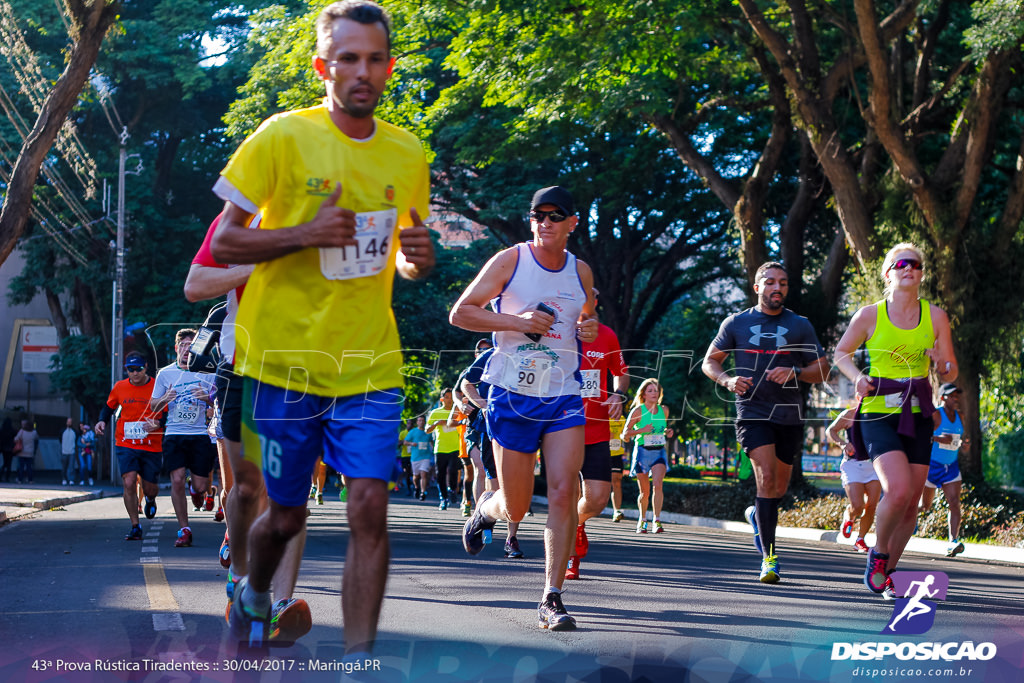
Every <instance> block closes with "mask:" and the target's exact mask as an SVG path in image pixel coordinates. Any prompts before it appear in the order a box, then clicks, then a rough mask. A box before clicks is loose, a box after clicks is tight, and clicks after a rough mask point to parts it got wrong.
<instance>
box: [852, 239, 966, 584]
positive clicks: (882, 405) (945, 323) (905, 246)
mask: <svg viewBox="0 0 1024 683" xmlns="http://www.w3.org/2000/svg"><path fill="white" fill-rule="evenodd" d="M923 277H924V257H923V256H922V254H921V250H920V249H919V248H918V247H916V246H915V245H913V244H909V243H902V244H897V245H896V246H895V247H893V248H892V249H890V250H889V252H888V253H887V254H886V255H885V259H884V261H883V262H882V278H883V279H884V281H885V291H886V296H885V299H883V300H882V301H879V302H877V303H874V304H870V305H868V306H864V307H863V308H861V309H860V310H859V311H857V313H856V314H854V316H853V319H852V320H851V321H850V326H849V327H848V328H847V330H846V333H845V334H844V335H843V338H842V339H840V340H839V344H838V345H837V346H836V354H835V365H836V367H837V368H839V370H840V371H841V372H842V373H843V374H844V375H846V376H847V377H848V378H849V379H850V381H852V382H854V383H855V384H856V391H857V397H858V398H859V399H860V406H859V408H858V411H857V415H856V418H855V420H854V426H853V438H854V441H855V442H856V443H857V444H858V445H863V447H864V452H866V453H867V454H868V456H869V457H870V458H871V461H872V464H873V465H874V468H875V471H876V472H877V473H878V478H879V479H880V480H881V482H882V491H883V493H884V495H883V497H882V500H881V502H880V503H879V504H878V509H877V512H876V515H875V524H876V537H877V538H876V540H875V547H874V548H872V549H871V550H870V551H869V552H868V559H867V567H866V568H865V571H864V583H865V585H867V587H868V588H869V589H871V590H872V591H874V592H875V593H883V592H885V593H886V597H887V598H892V597H894V594H893V593H892V582H891V580H890V579H889V578H888V575H889V574H890V573H891V572H892V571H893V570H894V569H895V567H896V564H897V563H898V562H899V559H900V555H902V554H903V549H904V548H905V547H906V545H907V542H908V541H909V540H910V537H911V535H913V532H914V525H915V524H916V522H917V505H918V501H919V500H920V499H921V493H922V491H923V490H924V483H925V479H927V477H928V466H929V462H930V460H931V436H932V419H931V414H932V412H933V410H934V408H933V406H932V402H931V385H930V384H929V382H928V372H929V370H930V369H931V368H932V367H934V369H935V371H936V372H937V373H938V376H939V378H940V380H941V381H943V382H951V381H953V380H955V379H956V376H957V372H958V369H957V364H956V358H955V357H954V354H953V341H952V336H951V334H950V330H949V317H948V316H947V315H946V312H945V311H943V310H942V309H941V308H939V307H938V306H936V305H934V304H931V303H929V302H927V301H925V300H923V299H921V298H920V289H921V280H922V278H923ZM861 344H864V345H865V346H866V347H867V351H868V356H869V358H870V360H871V367H870V368H869V369H868V370H867V371H865V372H861V371H860V369H859V368H858V367H857V366H856V364H855V363H854V361H853V353H854V351H856V350H857V349H858V348H859V347H860V346H861ZM886 589H888V591H887V590H886Z"/></svg>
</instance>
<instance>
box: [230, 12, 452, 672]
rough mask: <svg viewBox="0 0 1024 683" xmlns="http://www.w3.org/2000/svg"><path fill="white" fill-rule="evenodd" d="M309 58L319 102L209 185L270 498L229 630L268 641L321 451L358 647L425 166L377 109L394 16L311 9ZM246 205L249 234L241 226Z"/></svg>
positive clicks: (387, 462)
mask: <svg viewBox="0 0 1024 683" xmlns="http://www.w3.org/2000/svg"><path fill="white" fill-rule="evenodd" d="M316 30H317V51H316V55H315V56H313V60H312V65H313V69H314V70H315V72H316V74H317V76H318V77H319V78H320V79H321V80H322V81H323V82H324V86H325V91H326V97H325V98H324V101H323V104H321V105H320V106H317V107H312V108H309V109H301V110H297V111H290V112H285V113H283V114H278V115H275V116H272V117H271V118H270V119H268V120H267V121H265V122H263V124H262V125H261V126H260V127H259V129H258V130H257V131H256V132H255V133H253V134H252V135H251V136H250V137H249V138H247V139H246V140H245V141H244V142H243V143H242V145H241V146H240V147H239V148H238V150H237V151H236V152H235V154H234V156H233V157H232V158H231V160H230V162H228V165H227V166H226V167H225V168H224V170H223V171H222V173H221V177H220V178H219V179H218V181H217V184H216V185H215V187H214V191H215V192H216V193H217V195H218V196H220V197H221V198H222V199H224V200H225V201H226V204H225V207H224V215H223V218H222V220H221V222H220V225H219V226H218V228H217V231H216V233H215V234H214V236H213V241H212V244H211V248H212V252H213V256H214V258H216V259H217V260H218V261H220V262H221V263H255V264H256V266H255V268H254V270H253V273H252V275H251V276H250V277H249V281H248V284H247V286H246V293H245V296H244V297H243V298H242V300H241V304H240V306H239V310H238V318H237V321H236V340H237V341H236V343H237V350H236V354H237V355H236V372H238V373H239V374H241V375H243V376H244V378H245V379H244V385H243V416H242V417H243V429H242V442H243V446H244V449H245V451H246V457H247V458H251V459H255V458H260V459H261V460H262V466H263V473H264V479H265V482H266V487H267V494H268V496H269V497H270V501H271V503H270V506H269V507H268V509H267V511H266V512H265V513H264V514H262V515H260V517H259V518H257V519H256V521H255V522H254V523H253V525H252V528H251V530H250V534H249V552H250V563H249V575H248V577H246V578H245V579H242V580H241V581H240V582H239V584H238V588H237V589H236V592H235V599H234V602H233V604H232V610H231V613H230V616H229V623H230V626H231V630H232V632H233V633H234V634H235V635H236V636H238V637H239V638H240V639H242V640H244V641H247V642H248V644H249V645H250V646H251V647H263V646H264V645H265V644H266V640H267V636H268V634H269V627H270V626H271V624H270V623H269V617H270V605H271V596H270V593H269V591H270V581H271V577H272V576H273V574H274V570H275V569H276V568H277V565H278V563H279V562H280V559H281V553H282V551H283V549H284V547H285V543H286V542H287V541H288V540H289V539H290V538H291V537H292V536H294V535H295V534H296V533H297V532H298V531H299V530H300V529H301V528H302V525H303V522H304V520H305V517H306V493H307V491H308V490H309V483H308V482H309V477H310V473H311V471H312V469H313V466H314V464H315V461H316V458H317V456H318V455H319V454H320V453H321V452H323V457H324V461H325V462H327V463H328V464H329V465H331V467H333V468H334V469H335V470H337V471H338V472H339V473H340V474H341V475H343V476H344V477H345V481H346V483H347V486H348V490H349V494H348V513H349V527H350V530H351V539H350V541H349V544H348V556H347V558H346V561H345V575H344V581H343V590H342V599H341V602H342V612H343V614H344V616H345V644H346V650H347V652H348V653H349V654H352V653H359V652H369V651H370V650H371V649H372V647H373V642H374V639H375V638H376V634H377V621H378V617H379V614H380V603H381V600H382V598H383V595H384V585H385V582H386V580H387V569H388V552H389V551H388V541H387V524H386V518H387V501H388V491H387V485H388V479H389V478H390V475H391V471H392V466H393V464H394V457H395V455H394V444H395V443H396V442H397V441H398V431H399V428H400V425H401V411H402V401H403V397H402V394H401V387H402V386H403V377H402V375H401V373H400V368H401V365H402V355H401V350H400V349H401V346H400V342H399V339H398V330H397V326H396V324H395V319H394V315H393V313H392V311H391V290H392V283H393V280H394V275H395V273H396V272H397V273H398V274H399V275H401V276H402V277H405V278H408V279H419V278H423V277H426V275H427V274H428V273H429V272H430V270H431V269H432V268H433V266H434V251H433V247H432V243H431V239H430V234H429V232H428V230H427V229H426V227H425V226H424V225H423V222H422V220H421V218H420V217H421V216H425V215H427V210H428V203H429V194H430V187H429V185H430V183H429V171H428V167H427V163H426V159H425V156H424V154H423V150H422V147H421V146H420V143H419V141H418V140H417V139H416V138H415V137H414V136H413V135H412V134H411V133H409V132H408V131H405V130H402V129H400V128H397V127H396V126H393V125H391V124H388V123H386V122H384V121H381V120H379V119H376V118H374V116H373V113H374V110H375V109H376V106H377V103H378V101H379V98H380V95H381V93H382V92H383V90H384V87H385V85H386V83H387V80H388V78H389V77H390V76H391V69H392V66H393V64H394V60H393V59H392V58H391V34H390V30H391V29H390V18H389V17H388V15H387V14H386V12H384V10H383V9H382V8H381V7H379V6H378V5H376V4H375V3H373V2H370V1H369V0H345V2H338V3H334V4H332V5H330V6H328V7H326V8H325V9H324V10H323V12H321V14H320V16H319V17H318V19H317V27H316ZM257 213H260V214H262V216H263V219H262V223H261V225H260V228H259V229H256V230H249V229H247V227H246V226H247V225H248V224H249V221H250V219H251V218H252V217H253V216H254V215H255V214H257Z"/></svg>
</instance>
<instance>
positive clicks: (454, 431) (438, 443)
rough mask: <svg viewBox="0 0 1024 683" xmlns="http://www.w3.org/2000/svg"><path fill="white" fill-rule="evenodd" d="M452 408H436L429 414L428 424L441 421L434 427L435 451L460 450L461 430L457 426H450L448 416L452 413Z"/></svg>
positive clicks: (451, 451)
mask: <svg viewBox="0 0 1024 683" xmlns="http://www.w3.org/2000/svg"><path fill="white" fill-rule="evenodd" d="M451 413H452V411H451V410H445V409H444V408H434V409H433V410H431V411H430V415H428V416H427V424H428V425H429V424H430V423H432V422H435V421H437V420H440V421H441V424H439V425H437V426H436V427H434V431H433V434H434V452H435V453H456V452H458V450H459V431H458V428H456V427H449V426H448V424H447V422H448V416H449V415H451Z"/></svg>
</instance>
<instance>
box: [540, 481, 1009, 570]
mask: <svg viewBox="0 0 1024 683" xmlns="http://www.w3.org/2000/svg"><path fill="white" fill-rule="evenodd" d="M533 502H534V503H539V504H543V505H547V504H548V499H547V498H546V497H544V496H534V497H533ZM612 512H614V511H613V510H612V509H611V508H610V507H606V508H605V509H604V510H602V511H601V515H602V516H604V515H607V516H611V514H612ZM622 514H623V516H625V517H627V518H630V519H639V518H640V513H639V512H638V511H637V510H623V511H622ZM661 521H662V522H668V523H671V524H679V525H682V526H695V527H706V528H709V529H721V530H723V531H735V532H739V533H743V534H753V533H754V530H753V529H752V528H751V527H750V525H749V524H747V523H746V522H733V521H730V520H725V519H715V518H713V517H695V516H693V515H684V514H680V513H677V512H663V513H661ZM775 535H776V536H780V537H782V538H795V539H798V540H801V541H824V542H826V543H836V544H837V545H845V546H849V547H850V548H851V549H852V548H853V542H854V540H856V539H854V538H853V537H852V536H851V537H850V538H843V537H842V536H841V535H840V533H839V532H838V531H835V530H832V531H826V530H824V529H807V528H801V527H786V526H780V527H778V528H776V530H775ZM864 541H865V542H866V543H867V544H868V545H869V546H871V545H873V544H874V542H875V535H874V534H873V533H869V534H868V535H867V536H865V537H864ZM947 545H949V544H948V543H947V542H946V541H940V540H937V539H934V538H918V537H916V536H913V537H911V539H910V542H909V543H907V548H906V550H907V552H914V553H921V554H923V555H938V556H941V557H943V558H945V557H946V546H947ZM958 557H962V558H964V559H969V560H989V561H994V562H1008V563H1012V564H1024V548H1011V547H1008V546H1002V545H988V544H984V543H964V552H962V553H960V555H959V556H958ZM949 559H951V560H954V561H955V559H956V558H949Z"/></svg>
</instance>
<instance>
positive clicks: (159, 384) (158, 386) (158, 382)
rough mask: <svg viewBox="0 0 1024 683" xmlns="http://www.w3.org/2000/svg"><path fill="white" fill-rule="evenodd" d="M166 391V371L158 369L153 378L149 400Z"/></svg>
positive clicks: (158, 396)
mask: <svg viewBox="0 0 1024 683" xmlns="http://www.w3.org/2000/svg"><path fill="white" fill-rule="evenodd" d="M166 393H167V373H166V372H164V371H163V370H160V371H159V372H157V373H156V379H154V380H153V394H152V395H151V396H150V397H149V400H150V402H152V401H153V399H155V398H160V397H161V396H163V395H164V394H166Z"/></svg>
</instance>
